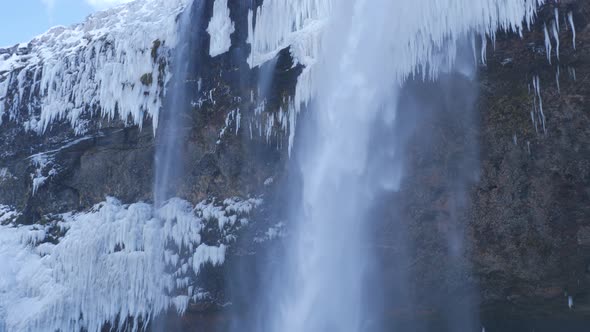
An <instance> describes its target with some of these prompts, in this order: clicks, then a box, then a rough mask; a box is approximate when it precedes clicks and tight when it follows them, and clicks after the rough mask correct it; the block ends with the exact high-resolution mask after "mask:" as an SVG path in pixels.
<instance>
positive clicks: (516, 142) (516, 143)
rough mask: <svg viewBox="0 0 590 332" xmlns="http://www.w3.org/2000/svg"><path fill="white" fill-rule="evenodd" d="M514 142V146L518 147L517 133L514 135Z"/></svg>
mask: <svg viewBox="0 0 590 332" xmlns="http://www.w3.org/2000/svg"><path fill="white" fill-rule="evenodd" d="M512 142H513V143H514V145H516V146H518V138H517V137H516V133H515V134H514V135H512Z"/></svg>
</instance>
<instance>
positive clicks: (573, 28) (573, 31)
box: [567, 12, 576, 50]
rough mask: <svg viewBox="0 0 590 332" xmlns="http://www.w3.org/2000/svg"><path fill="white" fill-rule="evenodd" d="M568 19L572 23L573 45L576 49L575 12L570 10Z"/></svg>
mask: <svg viewBox="0 0 590 332" xmlns="http://www.w3.org/2000/svg"><path fill="white" fill-rule="evenodd" d="M567 20H568V22H569V24H570V27H571V28H572V46H573V47H574V50H575V49H576V26H575V24H574V13H572V12H569V13H568V14H567Z"/></svg>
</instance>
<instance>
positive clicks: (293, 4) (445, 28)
mask: <svg viewBox="0 0 590 332" xmlns="http://www.w3.org/2000/svg"><path fill="white" fill-rule="evenodd" d="M544 3H545V0H515V1H504V0H460V1H450V0H436V1H432V0H418V1H395V2H394V3H392V4H391V5H388V8H384V9H383V10H388V12H390V13H397V14H396V15H398V16H399V17H412V19H411V20H410V19H408V20H394V21H393V22H391V25H390V27H389V33H388V34H387V36H384V40H383V42H384V43H386V44H388V45H389V46H390V48H391V54H390V55H391V58H393V59H396V61H393V62H392V63H389V64H384V68H383V69H384V70H388V71H389V73H390V74H391V76H392V77H396V78H397V80H398V81H403V80H404V79H406V78H407V77H408V76H409V75H421V76H422V77H425V78H431V77H434V76H436V75H437V73H438V71H439V69H440V68H442V67H444V66H449V65H450V64H451V63H452V62H453V61H454V58H455V56H456V48H457V43H458V42H459V41H461V40H463V39H464V38H466V37H468V36H469V35H473V34H475V35H481V36H484V37H482V38H483V39H482V40H485V39H486V38H485V35H487V36H489V37H491V38H492V39H493V40H495V35H496V32H497V31H498V30H506V31H512V32H515V33H518V34H520V35H522V33H523V31H524V28H525V25H526V26H530V25H531V24H532V22H533V20H534V18H535V15H536V10H537V8H538V7H539V6H540V5H542V4H544ZM338 5H339V6H340V5H341V4H338ZM333 6H334V4H333V1H332V0H265V1H264V2H263V3H262V5H261V6H259V7H258V8H257V9H256V10H255V11H251V12H250V13H249V15H248V22H249V35H248V42H249V43H250V45H251V47H252V50H251V54H250V56H249V59H248V61H249V64H250V66H251V67H256V66H259V65H261V64H262V63H264V62H266V61H268V60H270V59H272V58H273V57H274V56H276V55H277V54H278V52H279V51H280V50H282V49H285V48H289V50H290V52H291V55H292V56H293V59H294V61H295V64H302V65H303V66H304V67H305V68H304V70H303V72H302V73H301V74H300V76H299V78H298V83H297V87H296V91H295V96H294V99H293V102H292V104H291V106H292V107H290V108H289V110H288V116H287V118H288V119H289V127H290V130H289V151H290V150H291V149H292V145H293V143H294V135H295V126H296V121H297V114H298V113H299V112H300V110H301V107H302V106H306V105H307V104H308V103H309V102H310V101H311V100H312V98H313V96H314V94H315V90H316V89H315V88H314V82H315V81H316V80H317V78H316V77H314V74H313V67H314V66H315V65H316V64H317V61H318V56H319V54H320V52H321V50H322V47H324V46H323V44H324V43H322V36H323V34H324V30H326V26H327V25H328V24H329V22H330V16H331V14H332V11H333V10H334V8H333ZM412 13H421V14H420V15H412ZM482 56H485V48H483V47H482ZM482 61H484V63H485V60H483V59H482Z"/></svg>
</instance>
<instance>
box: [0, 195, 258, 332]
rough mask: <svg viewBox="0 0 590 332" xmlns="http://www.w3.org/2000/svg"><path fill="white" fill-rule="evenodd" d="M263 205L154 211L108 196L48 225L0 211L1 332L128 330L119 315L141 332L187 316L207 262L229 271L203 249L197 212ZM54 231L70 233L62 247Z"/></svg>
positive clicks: (222, 247)
mask: <svg viewBox="0 0 590 332" xmlns="http://www.w3.org/2000/svg"><path fill="white" fill-rule="evenodd" d="M255 203H260V200H258V199H253V200H248V201H241V200H239V199H237V198H233V199H231V202H230V204H229V206H225V205H223V204H216V203H215V202H210V203H206V202H202V203H200V204H199V205H198V206H196V207H193V206H192V205H191V204H190V203H188V202H186V201H183V200H181V199H178V198H174V199H171V200H169V201H168V202H166V203H165V204H164V205H163V206H162V207H161V208H160V209H154V208H153V207H152V206H151V205H149V204H146V203H141V202H140V203H134V204H130V205H125V204H122V203H121V202H120V201H118V200H116V199H114V198H107V199H106V201H105V202H102V203H100V204H98V205H96V206H94V207H93V208H92V209H91V210H89V211H87V212H81V213H67V214H63V215H59V216H47V218H48V220H49V221H48V222H47V224H46V225H45V226H41V225H35V226H14V225H12V224H6V223H7V222H10V221H11V220H12V219H14V218H15V217H16V216H18V215H19V213H18V212H16V211H15V210H14V209H12V208H10V207H8V206H4V205H0V261H2V262H3V264H1V265H0V293H1V294H2V296H1V297H0V330H7V331H53V330H62V331H79V330H81V329H84V330H88V331H89V332H97V331H100V330H101V327H102V325H103V324H104V323H105V322H110V323H111V324H114V326H120V325H118V324H121V323H122V322H120V321H117V317H118V316H119V315H121V316H122V317H131V318H132V322H131V323H132V328H131V330H132V331H136V330H137V329H138V323H139V321H140V320H141V319H144V320H145V319H148V320H149V319H150V318H151V317H154V316H155V315H157V314H158V313H161V312H162V311H164V310H167V309H169V308H173V309H175V310H177V311H178V312H179V313H182V312H184V311H185V310H186V308H187V306H188V303H189V302H190V300H196V299H198V298H200V297H202V295H203V294H202V292H200V291H199V289H197V288H195V287H191V288H190V289H188V290H187V287H188V283H189V281H190V280H191V278H192V279H194V276H195V275H198V274H199V270H200V268H201V267H202V266H203V265H204V264H207V263H211V264H213V265H220V264H223V262H224V260H225V254H226V251H227V244H226V243H219V244H217V245H213V244H204V243H201V235H200V234H201V231H202V230H203V228H204V226H205V224H206V222H207V221H206V220H205V219H204V218H203V217H199V215H202V214H203V211H204V210H214V209H217V210H218V211H221V212H220V213H219V214H223V216H225V217H227V218H234V219H237V217H238V216H240V217H241V216H242V215H243V214H245V213H248V212H249V211H250V210H251V209H252V208H253V207H254V204H255ZM52 229H58V230H61V231H62V232H65V235H64V236H63V237H61V238H60V239H59V242H58V243H57V244H53V243H51V242H47V240H48V238H47V236H48V234H49V233H50V232H51V230H52ZM187 251H188V252H189V253H190V256H188V257H187V256H186V255H183V254H182V253H186V252H187ZM189 266H190V267H192V268H189ZM179 292H183V294H185V295H178V294H180V293H179ZM81 317H83V318H81Z"/></svg>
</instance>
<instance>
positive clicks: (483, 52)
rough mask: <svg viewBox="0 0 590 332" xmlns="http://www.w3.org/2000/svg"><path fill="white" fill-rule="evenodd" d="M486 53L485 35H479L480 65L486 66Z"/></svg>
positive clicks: (486, 41)
mask: <svg viewBox="0 0 590 332" xmlns="http://www.w3.org/2000/svg"><path fill="white" fill-rule="evenodd" d="M487 53H488V39H487V38H486V35H485V34H483V35H481V63H482V64H483V65H484V66H485V65H486V64H487V62H486V59H487Z"/></svg>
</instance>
